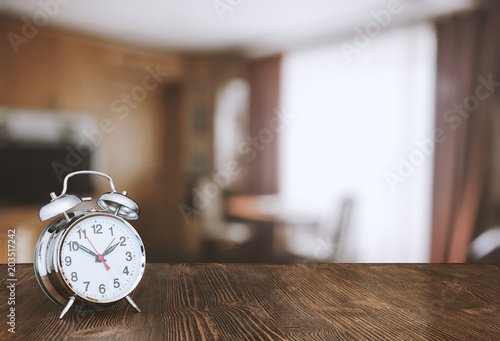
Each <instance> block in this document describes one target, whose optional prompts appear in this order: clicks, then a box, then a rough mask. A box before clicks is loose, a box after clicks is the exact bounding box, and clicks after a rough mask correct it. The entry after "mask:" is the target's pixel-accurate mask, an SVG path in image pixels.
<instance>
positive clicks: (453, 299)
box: [0, 264, 500, 341]
mask: <svg viewBox="0 0 500 341" xmlns="http://www.w3.org/2000/svg"><path fill="white" fill-rule="evenodd" d="M0 277H1V278H2V287H1V291H0V293H1V301H0V312H1V314H0V316H2V317H1V318H0V320H1V321H0V322H1V323H0V339H2V340H3V339H5V338H9V337H12V339H19V340H57V339H71V340H73V339H75V340H78V339H89V340H116V339H118V340H168V339H171V340H231V341H232V340H270V339H272V340H305V339H318V340H320V339H321V340H500V266H495V265H480V264H470V265H463V264H436V265H434V264H421V265H420V264H419V265H412V264H291V265H259V264H147V266H146V272H145V275H144V278H143V280H142V282H141V283H140V284H139V286H138V288H137V289H136V290H135V292H134V293H133V295H132V297H133V299H134V300H135V302H137V304H138V305H139V306H140V308H141V309H142V313H137V312H136V311H135V310H134V309H132V308H131V307H130V306H129V305H128V303H127V302H125V301H121V302H119V303H118V304H116V305H114V306H112V307H110V308H108V309H107V310H105V311H103V312H100V313H91V314H82V313H75V312H69V313H68V314H67V315H66V316H65V317H64V318H63V319H62V320H59V318H58V316H59V313H60V311H61V309H62V307H60V306H57V305H56V304H54V303H52V302H51V301H50V300H49V299H48V298H46V297H45V295H44V294H43V292H42V291H41V289H40V288H39V286H38V283H37V281H36V279H35V276H34V273H33V266H32V264H18V265H17V266H16V278H17V284H16V334H15V335H14V334H11V333H9V332H8V331H7V328H8V325H7V324H6V322H7V317H6V315H7V314H8V308H9V306H8V305H7V295H8V291H7V287H6V279H7V278H8V272H7V265H1V266H0Z"/></svg>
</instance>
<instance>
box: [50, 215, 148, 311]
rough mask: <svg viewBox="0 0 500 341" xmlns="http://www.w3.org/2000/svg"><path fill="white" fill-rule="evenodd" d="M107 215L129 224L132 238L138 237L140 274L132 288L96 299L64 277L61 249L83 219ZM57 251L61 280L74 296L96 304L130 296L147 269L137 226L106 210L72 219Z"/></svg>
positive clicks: (57, 264) (112, 301)
mask: <svg viewBox="0 0 500 341" xmlns="http://www.w3.org/2000/svg"><path fill="white" fill-rule="evenodd" d="M102 216H104V217H107V218H111V219H115V220H117V221H119V222H121V223H122V224H124V225H125V226H127V227H128V228H129V230H130V232H131V233H132V235H131V236H130V237H131V238H132V237H135V238H137V241H138V243H139V246H140V264H141V265H140V266H141V268H140V273H139V275H138V276H137V278H136V280H135V281H134V283H133V284H132V285H131V286H130V288H129V289H128V290H125V291H123V292H121V293H120V294H119V295H117V296H114V297H110V298H104V299H96V298H92V297H88V296H85V295H83V294H81V293H80V292H79V291H77V290H74V289H73V288H71V286H70V285H69V283H68V282H67V280H66V278H65V277H64V275H63V265H62V257H61V250H62V248H63V246H64V242H65V240H66V237H67V235H68V234H69V232H70V231H71V230H73V228H75V227H76V226H77V225H78V224H80V223H81V222H82V221H83V220H87V219H93V218H95V217H102ZM56 250H57V252H56V255H55V256H56V260H57V261H56V262H55V264H56V266H57V272H58V274H59V276H60V279H61V281H62V282H63V283H64V284H65V286H66V288H67V289H68V290H69V291H71V292H72V293H73V294H74V296H76V297H78V298H80V299H83V300H85V301H86V302H90V303H96V304H110V303H114V302H117V301H119V300H121V299H123V298H125V297H126V296H128V295H129V294H130V293H131V292H132V291H134V290H135V288H136V287H137V285H139V283H140V281H141V279H142V277H143V275H144V270H145V267H146V252H145V249H144V244H143V242H142V239H141V237H140V236H139V234H138V233H137V231H136V230H135V228H134V227H133V226H132V225H131V224H130V223H129V222H127V221H126V220H125V219H123V218H121V217H118V216H116V215H113V214H110V213H106V212H89V213H87V214H84V215H82V216H80V217H78V219H76V220H75V221H71V222H68V226H67V227H66V229H65V231H64V232H63V234H62V236H61V238H60V239H59V243H58V245H57V249H56Z"/></svg>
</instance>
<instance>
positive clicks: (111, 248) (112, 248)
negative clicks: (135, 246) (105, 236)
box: [102, 242, 120, 256]
mask: <svg viewBox="0 0 500 341" xmlns="http://www.w3.org/2000/svg"><path fill="white" fill-rule="evenodd" d="M118 244H120V242H118V243H116V244H115V245H113V246H110V247H109V248H108V249H107V250H106V251H105V252H104V253H103V254H102V255H103V256H105V255H107V254H108V253H111V251H113V250H114V249H116V247H117V246H118Z"/></svg>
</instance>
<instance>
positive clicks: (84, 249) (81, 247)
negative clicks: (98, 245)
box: [75, 242, 97, 257]
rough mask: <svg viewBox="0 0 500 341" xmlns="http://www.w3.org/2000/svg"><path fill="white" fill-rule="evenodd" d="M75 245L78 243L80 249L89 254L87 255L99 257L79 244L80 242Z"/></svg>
mask: <svg viewBox="0 0 500 341" xmlns="http://www.w3.org/2000/svg"><path fill="white" fill-rule="evenodd" d="M75 243H77V244H78V247H79V248H80V249H82V250H83V251H85V252H87V253H90V254H91V255H92V256H94V257H97V254H96V253H95V252H93V251H91V250H89V249H87V248H86V247H85V246H83V245H82V244H79V243H78V242H75Z"/></svg>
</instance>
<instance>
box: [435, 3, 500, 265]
mask: <svg viewBox="0 0 500 341" xmlns="http://www.w3.org/2000/svg"><path fill="white" fill-rule="evenodd" d="M499 33H500V10H498V9H495V10H491V9H490V10H479V11H476V12H473V13H467V14H462V15H457V16H454V17H451V18H448V19H446V21H442V22H439V23H438V24H437V39H438V52H437V88H436V90H437V100H436V135H435V141H436V151H435V163H434V165H435V167H434V190H433V191H434V194H433V223H432V224H433V229H432V230H433V232H432V246H431V262H464V261H465V259H466V255H467V248H468V245H469V244H470V242H471V239H472V236H473V233H474V229H475V224H476V220H477V218H478V212H479V208H480V205H481V198H482V197H483V194H484V191H485V189H486V188H485V186H486V177H487V171H488V168H489V167H488V163H489V154H490V144H491V134H492V132H491V129H490V127H491V120H492V110H493V107H492V106H493V102H494V101H493V98H495V97H498V92H500V86H499V85H500V76H499V72H498V71H499V67H498V65H499V62H500V49H499V44H498V34H499Z"/></svg>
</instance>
